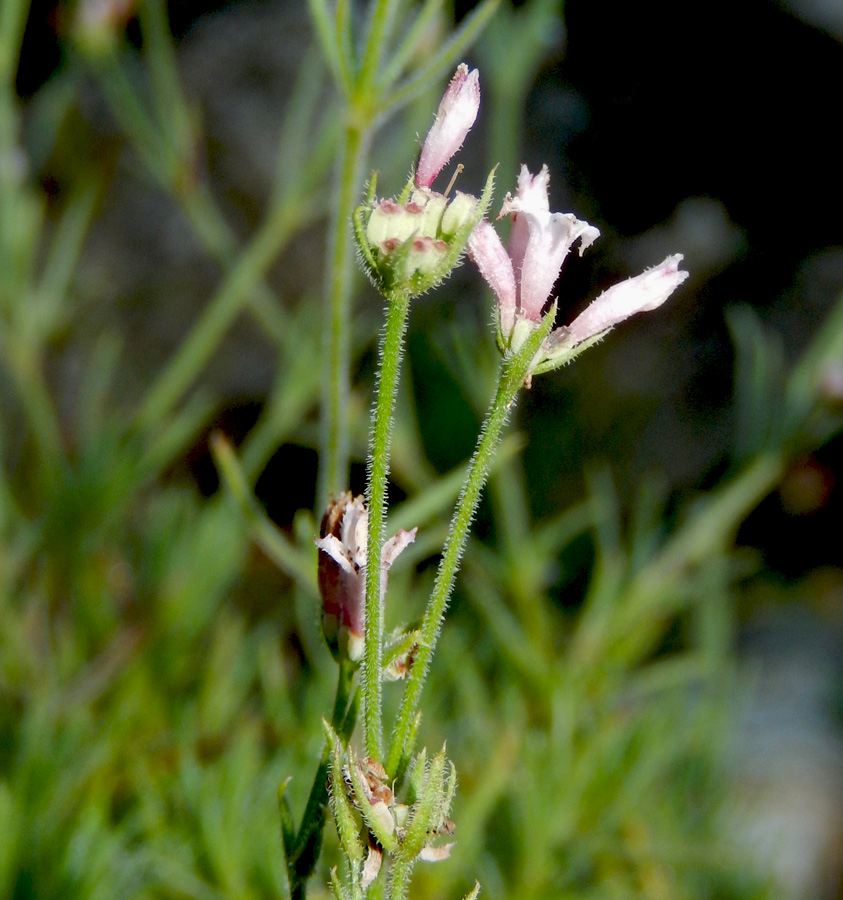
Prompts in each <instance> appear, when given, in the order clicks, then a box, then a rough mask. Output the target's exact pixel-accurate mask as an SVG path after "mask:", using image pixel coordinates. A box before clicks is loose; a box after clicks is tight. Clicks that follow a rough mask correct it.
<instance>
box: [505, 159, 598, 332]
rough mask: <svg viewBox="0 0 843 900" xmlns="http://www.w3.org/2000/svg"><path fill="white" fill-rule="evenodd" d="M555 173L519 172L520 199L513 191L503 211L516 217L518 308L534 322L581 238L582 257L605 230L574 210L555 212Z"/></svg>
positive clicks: (513, 249)
mask: <svg viewBox="0 0 843 900" xmlns="http://www.w3.org/2000/svg"><path fill="white" fill-rule="evenodd" d="M549 184H550V174H549V173H548V170H547V166H542V169H541V171H540V172H539V174H538V175H531V174H530V171H529V169H527V167H526V166H522V167H521V174H520V175H519V176H518V191H517V195H516V196H515V197H512V196H511V195H509V194H507V196H506V199H505V200H504V203H503V207H502V208H501V215H502V216H504V215H511V216H512V217H513V220H512V232H511V234H510V238H509V256H510V258H511V260H512V266H513V269H514V271H515V278H516V281H517V283H518V307H519V309H520V311H521V313H522V314H523V315H524V316H525V317H526V318H527V319H529V320H530V321H532V322H538V321H539V320H540V319H541V313H542V309H543V308H544V306H545V304H546V303H547V301H548V300H549V299H550V295H551V292H552V291H553V286H554V284H555V283H556V279H557V278H558V277H559V272H560V271H561V270H562V263H564V262H565V257H566V256H567V255H568V253H569V251H570V249H571V247H572V246H573V245H574V243H575V242H576V241H577V239H580V255H582V252H583V250H585V248H586V247H588V246H589V245H591V244H592V243H594V241H595V240H596V239H597V238H598V237H599V236H600V231H599V230H598V229H597V228H595V227H594V226H593V225H589V224H588V222H584V221H581V220H580V219H578V218H577V217H576V216H574V215H573V214H572V213H551V212H550V204H549V201H548V185H549Z"/></svg>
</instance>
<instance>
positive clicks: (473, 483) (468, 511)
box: [386, 310, 554, 774]
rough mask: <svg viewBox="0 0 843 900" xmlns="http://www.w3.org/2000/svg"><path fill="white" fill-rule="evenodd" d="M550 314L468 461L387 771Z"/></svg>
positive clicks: (511, 367) (392, 768)
mask: <svg viewBox="0 0 843 900" xmlns="http://www.w3.org/2000/svg"><path fill="white" fill-rule="evenodd" d="M553 318H554V310H551V311H550V312H549V313H548V314H547V316H546V317H545V319H544V322H543V323H542V324H541V326H540V327H539V328H537V329H536V330H535V331H534V332H533V334H531V335H530V337H529V338H528V339H527V340H526V341H525V343H524V345H523V346H522V347H521V349H520V350H519V351H518V353H516V355H515V356H513V357H512V358H511V359H509V360H507V361H506V362H505V363H504V365H503V368H502V372H501V378H500V381H499V382H498V389H497V393H496V394H495V398H494V400H493V401H492V405H491V406H490V408H489V412H488V413H487V414H486V421H485V422H484V425H483V430H482V431H481V433H480V437H479V439H478V442H477V449H476V450H475V452H474V456H473V458H472V460H471V464H470V466H469V470H468V474H467V475H466V480H465V483H464V485H463V490H462V493H461V495H460V498H459V500H458V501H457V506H456V509H455V510H454V515H453V517H452V519H451V529H450V532H449V533H448V539H447V541H446V542H445V548H444V551H443V554H442V560H441V562H440V563H439V571H438V573H437V575H436V583H435V584H434V586H433V593H432V594H431V597H430V600H429V601H428V605H427V609H426V610H425V613H424V619H423V620H422V626H421V639H420V641H419V649H418V652H417V653H416V657H415V659H414V661H413V667H412V669H411V671H410V675H409V676H408V679H407V687H406V689H405V691H404V696H403V698H402V700H401V707H400V709H399V711H398V716H397V717H396V721H395V731H394V732H393V735H392V742H391V744H390V747H389V754H388V755H387V761H386V771H387V772H390V773H392V774H395V773H396V772H398V771H400V770H401V769H403V763H404V762H405V760H406V757H407V756H408V755H409V753H410V752H411V748H410V747H409V746H408V744H409V742H410V736H411V734H412V730H413V721H414V718H415V713H416V709H417V708H418V704H419V699H420V697H421V692H422V688H423V686H424V681H425V678H426V676H427V673H428V670H429V668H430V663H431V660H432V658H433V652H434V650H435V649H436V644H437V642H438V640H439V634H440V632H441V630H442V623H443V621H444V618H445V610H446V608H447V605H448V600H449V598H450V596H451V591H452V590H453V587H454V581H455V580H456V576H457V570H458V569H459V564H460V559H461V558H462V554H463V552H464V550H465V545H466V542H467V540H468V532H469V529H470V527H471V522H472V520H473V518H474V515H475V513H476V511H477V506H478V505H479V503H480V495H481V492H482V490H483V486H484V485H485V483H486V479H487V477H488V475H489V469H490V466H491V464H492V459H493V458H494V455H495V450H496V449H497V445H498V441H499V440H500V436H501V432H502V431H503V427H504V425H505V424H506V421H507V419H508V418H509V414H510V411H511V409H512V407H513V406H514V405H515V401H516V398H517V395H518V391H519V389H520V388H521V386H522V385H523V384H524V381H525V379H526V378H527V375H528V373H529V372H530V367H531V365H532V363H533V360H534V358H535V356H536V353H537V351H538V349H539V347H540V345H541V343H542V341H543V340H544V338H545V336H546V335H547V334H548V332H549V331H550V329H551V327H552V326H553Z"/></svg>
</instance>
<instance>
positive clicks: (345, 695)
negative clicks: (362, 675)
mask: <svg viewBox="0 0 843 900" xmlns="http://www.w3.org/2000/svg"><path fill="white" fill-rule="evenodd" d="M353 678H354V666H353V665H352V664H351V663H349V662H343V663H341V664H340V667H339V674H338V676H337V693H336V698H335V700H334V710H333V713H332V715H331V727H332V728H333V729H334V730H335V731H336V732H337V733H338V734H340V735H341V737H342V739H343V740H344V741H347V740H348V738H349V737H350V736H351V731H352V730H353V728H354V721H353V719H354V705H353V701H352V704H351V705H349V698H350V697H351V684H352V680H353ZM329 758H330V753H329V751H328V748H327V747H326V748H325V749H324V750H323V751H322V757H321V759H320V760H319V765H318V766H317V767H316V775H315V776H314V778H313V785H312V787H311V788H310V795H309V796H308V798H307V804H306V805H305V809H304V814H303V815H302V820H301V825H300V826H299V830H298V834H297V835H296V841H295V847H294V849H293V852H292V853H291V854H290V856H289V858H288V859H287V876H288V878H289V880H290V898H291V900H304V898H305V895H306V887H307V880H308V879H309V878H310V876H311V875H312V874H313V871H314V869H315V868H316V863H317V861H318V859H319V851H320V850H321V845H322V829H323V828H324V825H325V815H326V812H327V809H328V783H327V780H328V760H329Z"/></svg>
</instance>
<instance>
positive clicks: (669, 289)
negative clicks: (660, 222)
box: [565, 253, 688, 346]
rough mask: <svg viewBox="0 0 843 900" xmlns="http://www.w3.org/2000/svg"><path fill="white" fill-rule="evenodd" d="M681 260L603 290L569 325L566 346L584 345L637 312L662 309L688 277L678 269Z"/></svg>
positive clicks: (670, 259) (676, 257) (674, 258)
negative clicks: (584, 342) (586, 341)
mask: <svg viewBox="0 0 843 900" xmlns="http://www.w3.org/2000/svg"><path fill="white" fill-rule="evenodd" d="M681 261H682V254H681V253H677V254H676V255H674V256H668V257H667V259H665V260H664V262H662V263H661V264H660V265H658V266H655V267H653V268H652V269H646V270H645V271H644V272H642V273H641V274H640V275H636V276H635V277H634V278H627V280H626V281H622V282H620V284H616V285H614V286H613V287H610V288H609V289H608V290H606V291H604V292H603V293H602V294H601V295H600V296H599V297H598V298H597V299H596V300H594V301H593V302H592V303H591V304H589V306H588V307H587V308H586V309H585V310H584V311H583V312H582V313H580V315H578V316H577V318H576V319H574V321H573V322H572V323H571V324H570V325H569V326H568V334H567V335H566V337H565V343H570V344H571V346H573V345H575V344H579V343H582V341H585V340H588V339H589V338H592V337H595V336H596V335H598V334H602V333H603V332H604V331H608V330H609V329H610V328H613V327H614V326H615V325H617V324H618V323H619V322H623V320H624V319H628V318H629V317H630V316H632V315H634V314H635V313H638V312H649V311H650V310H652V309H656V307H658V306H661V305H662V303H664V302H665V300H667V298H668V297H669V296H670V295H671V294H672V293H673V292H674V291H675V290H676V288H677V287H679V285H680V284H682V282H683V281H684V280H685V279H686V278H687V277H688V273H687V272H684V271H682V270H681V269H680V268H679V263H680V262H681Z"/></svg>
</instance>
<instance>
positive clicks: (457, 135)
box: [416, 63, 480, 187]
mask: <svg viewBox="0 0 843 900" xmlns="http://www.w3.org/2000/svg"><path fill="white" fill-rule="evenodd" d="M479 108H480V75H479V73H478V71H477V69H472V70H471V71H470V72H469V70H468V66H467V65H466V64H465V63H461V64H460V65H459V67H458V68H457V71H456V74H455V75H454V77H453V78H452V79H451V83H450V84H449V85H448V87H447V89H446V91H445V94H444V96H443V97H442V101H441V102H440V104H439V109H438V110H437V112H436V118H435V119H434V121H433V125H432V126H431V129H430V131H428V133H427V137H426V138H425V139H424V144H423V145H422V150H421V156H420V157H419V164H418V167H417V169H416V184H417V185H418V186H419V187H430V186H431V185H432V184H433V181H434V179H435V178H436V176H437V175H438V174H439V173H440V172H441V171H442V169H443V168H444V166H445V165H446V164H447V162H448V160H450V159H451V157H452V156H453V155H454V154H455V153H456V152H457V150H459V149H460V147H462V142H463V141H464V140H465V136H466V135H467V134H468V132H469V131H470V130H471V126H472V125H473V124H474V120H475V119H476V118H477V111H478V109H479Z"/></svg>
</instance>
